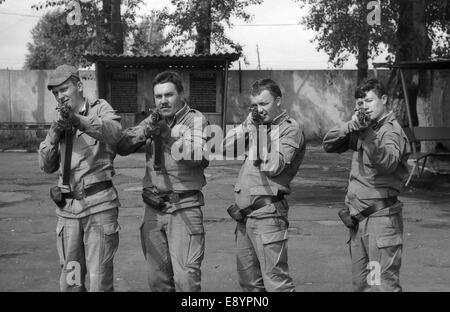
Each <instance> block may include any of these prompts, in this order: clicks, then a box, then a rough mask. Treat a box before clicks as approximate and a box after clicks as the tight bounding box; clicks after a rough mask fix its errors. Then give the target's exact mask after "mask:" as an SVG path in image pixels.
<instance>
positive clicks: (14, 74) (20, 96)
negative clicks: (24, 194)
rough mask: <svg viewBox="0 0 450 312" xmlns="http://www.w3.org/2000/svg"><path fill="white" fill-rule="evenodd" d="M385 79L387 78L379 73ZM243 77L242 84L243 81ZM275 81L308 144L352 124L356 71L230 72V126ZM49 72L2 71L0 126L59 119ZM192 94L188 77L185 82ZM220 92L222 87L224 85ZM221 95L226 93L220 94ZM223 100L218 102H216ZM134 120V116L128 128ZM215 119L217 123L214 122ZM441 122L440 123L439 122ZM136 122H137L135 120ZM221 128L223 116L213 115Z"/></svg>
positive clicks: (448, 80)
mask: <svg viewBox="0 0 450 312" xmlns="http://www.w3.org/2000/svg"><path fill="white" fill-rule="evenodd" d="M155 74H156V72H155V73H149V72H144V73H142V79H138V81H140V82H139V83H138V93H139V94H138V109H140V110H141V111H138V112H136V114H135V115H139V114H141V112H142V111H145V109H146V108H147V107H148V105H150V103H151V104H152V105H153V99H152V97H153V92H152V88H151V80H152V79H153V76H154V75H155ZM380 75H381V76H386V72H382V73H380ZM81 76H82V81H83V84H84V90H85V94H86V96H87V97H88V98H90V99H95V98H97V87H96V81H95V72H93V71H82V72H81ZM239 76H241V78H239ZM265 77H270V78H272V79H274V80H275V81H277V82H278V83H279V84H280V86H281V88H282V92H283V100H282V101H283V105H284V107H285V108H286V109H287V110H288V112H289V113H290V114H291V116H292V117H293V118H295V119H296V120H298V121H299V122H301V123H302V124H303V125H304V128H305V132H306V135H307V138H308V139H317V138H320V137H321V136H322V135H323V134H324V133H325V132H326V131H327V130H328V129H330V128H331V127H333V126H335V125H339V124H342V123H343V122H345V121H347V120H348V119H349V118H350V116H351V114H352V107H353V103H354V101H353V91H354V87H355V81H356V71H353V70H295V71H242V72H241V73H239V72H238V71H230V72H229V77H228V97H227V120H226V121H227V123H228V124H237V123H240V122H241V121H242V120H244V118H245V116H246V115H247V114H248V105H249V99H248V95H247V94H248V89H249V87H250V85H251V84H252V82H253V81H254V80H256V79H258V78H265ZM433 77H434V80H433V81H434V89H433V93H432V97H433V106H432V107H433V111H432V114H433V118H435V119H436V125H442V126H450V105H449V103H450V88H449V87H450V71H442V72H438V71H435V72H434V76H433ZM48 79H49V71H41V70H33V71H22V70H13V71H8V70H0V123H7V122H14V123H49V122H51V120H52V119H53V118H54V117H55V116H56V111H55V100H54V98H53V96H52V95H51V93H50V92H49V91H48V90H47V88H46V85H47V82H48ZM183 79H184V82H185V85H186V89H187V90H186V92H187V94H189V83H188V77H184V76H183ZM219 86H220V88H221V86H222V84H221V83H219ZM218 91H220V92H218V94H220V93H221V90H220V89H219V90H218ZM219 100H221V99H220V97H219V96H217V101H219ZM133 118H135V116H133V115H132V116H129V118H128V119H129V120H128V121H127V122H126V123H127V125H126V126H128V125H131V124H132V123H133ZM214 118H215V119H214ZM437 119H439V120H437ZM135 120H138V118H136V119H135ZM210 120H213V121H212V122H211V123H217V124H219V123H220V114H216V115H211V118H210ZM214 120H216V122H214Z"/></svg>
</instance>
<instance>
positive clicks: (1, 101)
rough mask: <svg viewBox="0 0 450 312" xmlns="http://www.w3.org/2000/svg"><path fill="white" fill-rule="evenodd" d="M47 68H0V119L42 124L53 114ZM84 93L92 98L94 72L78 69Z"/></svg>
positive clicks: (52, 99)
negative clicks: (28, 69)
mask: <svg viewBox="0 0 450 312" xmlns="http://www.w3.org/2000/svg"><path fill="white" fill-rule="evenodd" d="M49 74H50V71H47V70H31V71H24V70H0V122H1V123H5V122H13V123H45V122H51V121H52V120H53V118H54V117H55V116H56V110H55V106H56V101H55V99H54V97H53V95H52V94H51V92H50V91H48V90H47V82H48V79H49ZM80 75H81V78H82V81H83V84H84V88H85V95H86V97H88V98H95V97H96V93H97V87H96V82H95V73H94V72H92V71H81V72H80Z"/></svg>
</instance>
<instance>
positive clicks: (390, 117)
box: [373, 111, 395, 130]
mask: <svg viewBox="0 0 450 312" xmlns="http://www.w3.org/2000/svg"><path fill="white" fill-rule="evenodd" d="M394 119H395V115H394V112H393V111H390V112H388V113H387V114H386V115H384V116H383V117H381V118H380V120H378V121H377V123H376V124H375V125H374V126H373V129H374V130H377V129H380V128H381V127H382V126H383V125H385V124H386V123H390V122H392V121H393V120H394Z"/></svg>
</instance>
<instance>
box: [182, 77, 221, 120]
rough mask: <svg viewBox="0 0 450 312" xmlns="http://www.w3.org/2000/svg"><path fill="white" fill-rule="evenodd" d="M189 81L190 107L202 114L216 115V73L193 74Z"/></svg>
mask: <svg viewBox="0 0 450 312" xmlns="http://www.w3.org/2000/svg"><path fill="white" fill-rule="evenodd" d="M189 81H190V86H189V88H190V95H189V106H190V107H192V108H195V109H197V110H199V111H201V112H202V113H216V75H215V73H211V72H209V73H208V72H200V73H191V74H190V78H189Z"/></svg>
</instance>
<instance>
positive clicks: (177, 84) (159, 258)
mask: <svg viewBox="0 0 450 312" xmlns="http://www.w3.org/2000/svg"><path fill="white" fill-rule="evenodd" d="M152 84H153V93H154V99H155V104H156V108H157V110H158V112H159V117H158V118H157V117H156V116H155V114H151V115H150V116H149V117H148V118H146V119H144V120H143V121H142V122H141V123H140V124H138V125H137V126H135V127H131V128H128V129H126V130H125V131H124V134H123V137H122V139H121V140H120V142H119V143H118V144H117V152H118V153H119V155H128V154H131V153H134V152H135V151H137V150H138V149H139V148H141V147H144V148H145V151H146V167H145V176H144V181H143V193H142V197H143V201H144V209H145V210H144V218H143V222H142V224H141V227H140V232H141V243H142V249H143V252H144V255H145V259H146V260H147V268H148V283H149V286H150V290H151V291H153V292H173V291H182V292H187V291H189V292H194V291H200V290H201V285H200V284H201V270H200V266H201V263H202V260H203V255H204V251H205V230H204V227H203V213H202V210H201V206H203V205H204V200H203V194H202V192H201V190H202V188H203V186H204V185H205V184H206V180H205V176H204V174H203V170H204V169H205V168H206V166H207V165H208V161H207V160H206V159H204V158H203V157H202V155H203V146H204V144H205V143H206V138H205V137H204V136H203V129H204V128H205V127H206V126H207V125H208V121H207V120H206V118H205V116H203V114H202V113H201V112H199V111H197V110H195V109H192V108H190V107H189V106H188V104H187V103H186V100H185V98H184V91H183V83H182V79H181V77H180V75H179V74H178V73H176V72H173V71H165V72H162V73H159V74H158V75H157V76H156V77H155V79H154V80H153V83H152Z"/></svg>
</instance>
